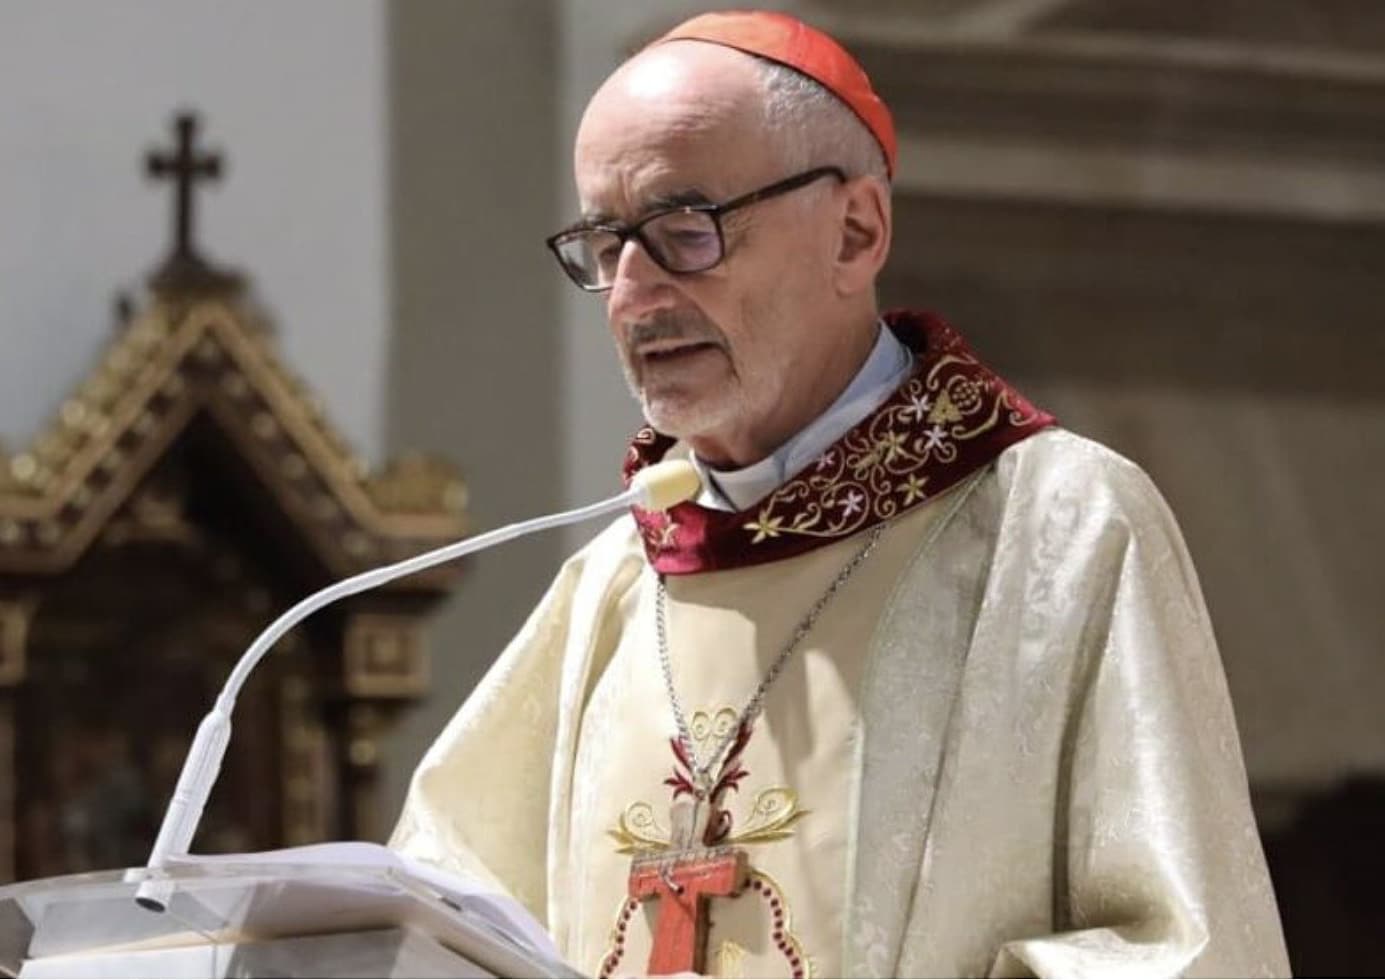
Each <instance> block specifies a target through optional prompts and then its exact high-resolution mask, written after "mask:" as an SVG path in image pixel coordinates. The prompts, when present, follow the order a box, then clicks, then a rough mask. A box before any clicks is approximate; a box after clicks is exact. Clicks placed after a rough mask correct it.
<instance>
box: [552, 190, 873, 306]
mask: <svg viewBox="0 0 1385 980" xmlns="http://www.w3.org/2000/svg"><path fill="white" fill-rule="evenodd" d="M823 177H833V178H835V179H837V180H839V181H845V180H846V173H845V172H844V171H843V170H842V169H841V168H839V167H816V168H814V169H813V170H806V171H804V172H803V173H801V174H795V175H794V176H792V177H786V178H785V179H783V180H781V181H777V182H775V183H773V184H770V185H769V186H767V187H761V188H760V189H759V190H757V191H751V192H750V193H749V194H742V195H741V196H740V197H737V198H733V199H732V200H730V201H727V202H726V203H725V204H687V205H683V206H681V207H675V208H669V209H667V210H664V211H656V212H654V213H653V214H649V215H645V216H644V217H643V218H641V219H640V220H639V221H637V222H635V223H634V224H633V225H621V224H615V223H613V222H601V223H596V224H589V225H583V226H581V227H577V228H569V229H568V230H566V231H560V232H558V234H556V235H554V236H553V237H552V238H549V239H548V240H547V244H548V247H549V248H550V249H552V251H553V254H554V255H555V256H556V257H557V259H558V264H559V265H561V266H562V267H563V271H564V272H566V273H567V274H568V278H570V279H571V280H572V281H573V282H575V283H576V284H577V285H578V286H581V287H582V288H583V289H585V290H586V291H587V292H589V293H599V292H604V291H605V290H607V289H610V288H611V285H612V284H613V283H614V282H615V277H616V266H617V265H618V264H619V262H620V253H621V251H622V250H623V249H624V247H625V243H626V242H627V241H629V240H630V239H632V238H633V239H635V240H636V241H638V242H639V243H640V245H642V246H643V247H644V250H645V252H646V253H648V255H649V257H650V258H651V259H653V260H654V261H655V262H656V263H657V264H658V265H659V267H660V268H661V269H664V270H665V271H667V272H673V273H691V272H705V271H707V270H708V269H710V268H712V267H713V266H714V265H716V264H717V263H719V262H720V261H721V260H722V259H724V258H725V257H726V236H725V235H724V234H723V233H722V228H721V219H722V218H723V217H725V216H726V215H728V214H730V213H731V212H732V211H736V210H739V209H740V208H744V207H748V206H749V205H751V204H758V203H759V202H760V201H765V200H768V199H769V198H771V197H778V196H779V195H780V194H787V193H788V192H789V191H794V190H798V188H800V187H806V186H807V185H809V184H811V183H813V182H814V181H817V180H821V179H822V178H823Z"/></svg>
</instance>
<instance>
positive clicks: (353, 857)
mask: <svg viewBox="0 0 1385 980" xmlns="http://www.w3.org/2000/svg"><path fill="white" fill-rule="evenodd" d="M179 864H189V865H201V866H204V867H208V866H216V865H245V864H253V865H257V866H261V867H266V868H272V867H275V866H292V865H298V866H303V865H312V866H315V867H317V868H336V869H342V870H346V869H352V870H362V871H372V872H378V873H384V874H386V875H388V876H390V877H393V878H396V879H399V880H401V881H408V882H409V883H410V884H411V885H412V886H414V887H417V886H422V887H423V888H425V889H427V890H428V891H429V892H431V893H432V894H434V895H436V897H437V898H438V900H439V901H440V902H441V903H443V904H444V905H446V906H447V907H449V908H451V909H453V910H455V911H456V912H458V913H459V914H460V915H462V916H463V917H464V918H465V919H466V920H467V921H468V922H469V923H470V924H472V925H474V926H477V927H479V928H480V929H482V930H483V931H484V932H486V933H488V934H489V935H491V936H492V937H493V938H494V939H496V940H498V941H499V942H501V943H503V944H508V945H510V946H512V947H514V948H515V949H516V951H518V952H521V953H522V954H524V955H525V956H526V958H528V959H531V960H536V961H538V962H539V963H542V964H545V965H548V966H550V967H551V968H552V969H551V972H550V975H552V976H577V975H578V974H577V973H576V972H575V971H573V970H572V969H571V968H570V967H567V966H565V964H563V960H562V957H561V956H560V955H559V953H558V950H557V947H556V946H554V944H553V940H552V937H550V936H549V934H548V932H547V931H546V930H545V929H544V927H543V926H542V925H541V924H540V923H539V922H538V921H537V920H536V919H535V918H534V917H533V916H532V915H530V914H529V911H528V910H527V909H525V908H524V906H523V905H521V904H520V903H519V902H517V901H516V900H515V899H513V898H511V897H510V896H509V895H504V894H500V893H498V892H496V891H495V890H494V888H493V887H491V886H489V885H483V884H481V883H480V882H478V881H475V880H473V879H471V878H469V877H466V876H463V875H459V874H456V873H453V872H450V871H444V870H442V869H441V868H438V867H435V866H433V865H430V864H426V863H424V862H422V861H416V860H414V859H412V858H409V857H406V856H405V855H402V854H400V853H398V852H396V851H392V850H390V849H389V848H387V847H384V846H383V845H380V844H372V843H369V842H366V841H332V842H329V843H324V844H309V845H307V846H303V847H290V848H284V849H282V850H277V851H259V852H256V853H251V854H213V855H208V854H194V855H187V856H185V857H180V858H174V859H172V860H170V861H169V865H170V867H177V866H178V865H179ZM293 911H294V910H293V909H292V908H291V907H290V908H289V909H282V908H281V909H280V910H279V912H278V914H280V915H284V914H286V913H287V914H289V915H292V914H293ZM304 911H305V912H310V914H311V915H312V916H314V917H316V918H318V919H320V918H321V916H322V915H323V913H324V910H323V909H322V908H321V907H314V908H313V909H311V910H304ZM331 911H332V912H333V913H335V914H340V915H343V916H345V917H347V918H349V917H350V915H351V912H352V910H351V909H349V908H342V909H333V910H331Z"/></svg>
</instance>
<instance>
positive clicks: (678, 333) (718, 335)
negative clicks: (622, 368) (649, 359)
mask: <svg viewBox="0 0 1385 980" xmlns="http://www.w3.org/2000/svg"><path fill="white" fill-rule="evenodd" d="M668 340H674V341H680V342H684V343H713V344H716V345H718V346H720V347H723V348H724V347H725V346H726V338H725V336H724V335H723V334H722V332H721V331H720V330H719V329H717V326H716V324H714V323H712V322H711V321H709V320H707V319H706V318H705V317H703V316H702V315H701V314H698V313H693V312H690V311H680V310H661V311H659V312H658V313H654V314H652V315H651V316H650V317H649V318H648V319H646V320H641V321H640V322H639V323H632V324H629V325H628V326H627V327H626V328H625V348H626V350H639V349H640V348H642V347H644V346H645V345H646V344H652V343H656V342H658V341H668Z"/></svg>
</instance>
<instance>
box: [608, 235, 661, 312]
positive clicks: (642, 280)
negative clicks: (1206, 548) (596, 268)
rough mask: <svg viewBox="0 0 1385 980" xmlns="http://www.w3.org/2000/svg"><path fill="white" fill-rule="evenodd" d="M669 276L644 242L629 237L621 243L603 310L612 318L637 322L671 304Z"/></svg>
mask: <svg viewBox="0 0 1385 980" xmlns="http://www.w3.org/2000/svg"><path fill="white" fill-rule="evenodd" d="M674 299H675V293H674V290H673V284H672V276H671V275H670V274H669V273H668V272H666V271H665V270H664V269H663V268H662V267H661V266H660V265H659V263H657V262H655V261H654V259H653V258H651V257H650V255H649V252H648V251H647V250H646V249H645V247H644V243H643V242H641V241H640V240H639V239H638V238H634V237H631V238H630V239H629V240H628V241H626V242H625V244H623V245H622V246H621V249H620V260H619V261H618V262H617V263H616V271H615V276H614V277H613V278H612V279H611V292H610V298H609V300H608V302H607V312H608V313H609V314H610V317H611V320H612V321H613V322H627V323H629V322H638V321H639V320H642V319H644V318H645V317H646V316H648V315H649V314H650V313H653V312H654V311H655V310H659V309H666V308H668V307H670V306H672V305H673V303H674Z"/></svg>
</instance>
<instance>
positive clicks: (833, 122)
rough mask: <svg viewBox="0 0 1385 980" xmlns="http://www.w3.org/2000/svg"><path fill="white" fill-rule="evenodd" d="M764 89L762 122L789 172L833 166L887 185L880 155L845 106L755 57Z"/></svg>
mask: <svg viewBox="0 0 1385 980" xmlns="http://www.w3.org/2000/svg"><path fill="white" fill-rule="evenodd" d="M757 60H759V62H760V77H761V80H762V82H763V83H764V87H765V123H766V128H767V129H768V131H769V133H770V136H771V138H772V139H774V140H775V141H776V142H777V143H778V144H779V148H780V151H781V152H782V153H783V154H784V156H785V158H786V159H785V165H786V166H787V167H789V168H790V169H792V170H807V169H809V168H810V167H825V166H835V167H841V168H842V169H843V170H845V171H846V175H847V176H848V177H860V176H863V175H866V174H869V175H872V176H875V177H879V178H880V179H881V180H883V181H885V182H886V183H887V184H888V183H889V169H888V168H887V167H886V165H885V153H884V151H883V150H881V149H880V144H879V143H878V142H876V139H875V137H874V136H873V135H872V134H871V131H870V130H869V129H867V128H866V125H865V123H863V122H861V120H860V117H858V116H857V115H856V113H854V112H852V111H851V109H850V108H849V107H848V106H847V104H846V103H845V102H843V101H842V100H841V99H839V98H837V97H836V96H835V95H833V94H832V93H831V92H829V91H828V90H827V89H826V88H825V87H824V86H822V85H821V84H819V83H818V82H816V81H814V80H813V79H811V78H809V77H808V76H807V75H804V74H803V73H802V72H799V71H795V70H794V69H792V68H789V67H788V66H786V65H781V64H779V63H778V62H774V61H768V60H765V59H757Z"/></svg>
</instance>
